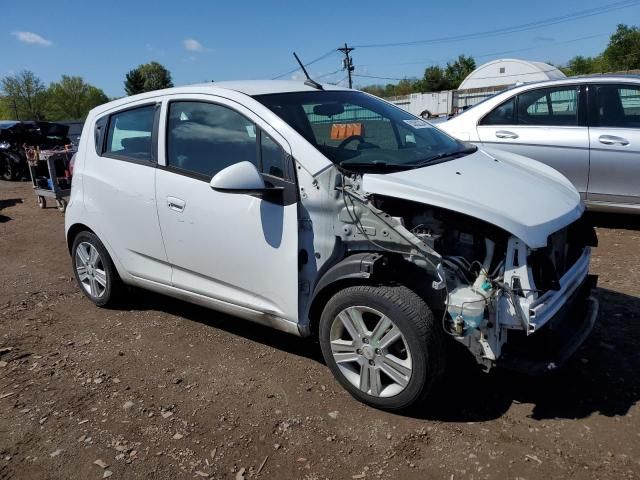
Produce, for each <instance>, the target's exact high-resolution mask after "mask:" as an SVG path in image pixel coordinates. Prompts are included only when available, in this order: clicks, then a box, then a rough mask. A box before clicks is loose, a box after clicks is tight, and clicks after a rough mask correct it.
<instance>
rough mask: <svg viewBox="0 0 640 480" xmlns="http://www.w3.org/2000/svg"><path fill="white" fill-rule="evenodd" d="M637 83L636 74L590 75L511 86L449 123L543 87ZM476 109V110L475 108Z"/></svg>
mask: <svg viewBox="0 0 640 480" xmlns="http://www.w3.org/2000/svg"><path fill="white" fill-rule="evenodd" d="M620 82H625V83H629V82H630V83H638V84H640V75H637V74H622V73H621V74H610V73H609V74H590V75H577V76H574V77H567V78H562V79H559V80H542V81H539V82H529V83H521V84H516V85H513V86H511V87H509V88H506V89H504V90H501V91H499V92H497V93H495V94H493V95H491V96H489V97H487V98H485V99H484V100H482V101H480V102H478V103H476V104H475V105H472V106H471V107H469V108H468V109H467V110H465V111H464V112H461V113H459V114H458V115H455V116H454V117H452V118H451V119H450V120H449V122H453V121H454V120H459V119H461V118H465V119H468V118H472V116H484V115H485V114H486V111H487V110H490V109H492V108H494V107H495V106H496V105H498V104H499V103H501V102H503V101H505V100H507V99H508V98H511V97H512V96H514V95H519V94H520V93H522V92H526V91H528V90H533V89H536V88H543V87H555V86H562V85H584V84H592V83H620ZM477 107H478V108H477Z"/></svg>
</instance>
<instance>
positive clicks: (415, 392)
mask: <svg viewBox="0 0 640 480" xmlns="http://www.w3.org/2000/svg"><path fill="white" fill-rule="evenodd" d="M319 335H320V347H321V349H322V354H323V356H324V359H325V361H326V363H327V365H328V366H329V368H330V369H331V371H332V373H333V375H334V376H335V377H336V379H337V380H338V381H339V382H340V383H341V384H342V386H343V387H344V388H346V389H347V390H348V391H349V393H351V395H353V396H354V397H355V398H356V399H358V400H360V401H362V402H364V403H366V404H369V405H371V406H374V407H376V408H380V409H384V410H405V409H408V408H409V407H412V406H416V405H419V404H420V403H422V402H423V401H424V400H425V399H426V398H427V396H428V395H429V393H430V392H431V391H432V388H433V386H434V384H435V383H436V382H437V380H438V379H439V377H440V376H441V375H442V372H443V370H444V363H445V355H446V353H445V352H446V349H445V340H444V338H443V334H442V330H441V329H440V328H439V326H438V325H437V322H436V321H435V319H434V316H433V314H432V313H431V310H430V309H429V307H428V306H427V304H426V303H425V302H424V301H423V300H422V299H421V298H420V297H419V296H418V295H416V294H415V293H414V292H413V291H411V290H409V289H408V288H407V287H404V286H402V285H399V286H365V285H362V286H354V287H348V288H345V289H344V290H341V291H339V292H338V293H336V294H335V295H334V296H333V297H331V299H330V300H329V301H328V302H327V304H326V306H325V308H324V311H323V312H322V316H321V318H320V329H319Z"/></svg>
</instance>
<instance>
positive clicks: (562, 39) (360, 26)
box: [0, 0, 640, 97]
mask: <svg viewBox="0 0 640 480" xmlns="http://www.w3.org/2000/svg"><path fill="white" fill-rule="evenodd" d="M616 1H617V0H537V1H535V2H529V1H526V2H525V1H523V2H513V1H512V0H509V1H506V0H484V1H482V2H480V1H457V2H453V1H446V0H445V1H440V2H433V1H429V0H417V1H416V0H404V1H402V2H393V1H389V0H385V1H379V0H368V1H363V0H342V1H334V0H322V1H320V2H311V1H295V2H292V1H286V2H285V1H267V0H263V1H259V0H240V1H213V0H210V1H206V0H182V1H180V2H176V1H164V0H156V1H152V0H128V1H122V0H110V1H108V2H92V1H87V0H84V1H78V0H56V1H51V0H28V1H15V0H4V1H2V2H0V9H1V10H0V11H1V12H2V19H3V21H2V25H3V28H2V31H0V39H1V41H0V45H2V49H1V50H0V76H5V75H11V74H15V73H17V72H20V71H21V70H25V69H26V70H31V71H33V72H35V73H36V75H38V76H39V77H40V78H41V79H42V80H43V81H44V82H45V83H47V84H48V83H49V82H51V81H56V80H58V79H59V78H60V77H61V75H63V74H67V75H79V76H82V77H83V78H84V79H85V80H86V81H88V82H89V83H91V84H93V85H95V86H97V87H99V88H102V89H103V90H104V91H105V93H106V94H107V95H109V96H111V97H117V96H122V95H124V90H123V80H124V76H125V74H126V73H127V71H129V70H131V69H132V68H135V67H136V66H137V65H139V64H141V63H146V62H149V61H158V62H160V63H162V64H163V65H165V66H166V67H167V68H168V69H169V70H170V72H171V74H172V77H173V81H174V84H175V85H185V84H190V83H199V82H204V81H211V80H214V81H220V80H233V79H263V78H273V77H275V76H278V75H280V74H283V73H286V72H288V71H289V70H292V69H294V68H295V66H296V64H295V63H294V61H295V60H294V58H293V56H292V54H291V52H292V51H294V50H295V51H296V52H297V53H298V55H299V56H300V57H301V58H302V60H303V61H304V62H305V63H306V62H309V61H311V60H314V59H316V58H318V57H321V56H322V55H324V54H325V53H327V52H329V51H330V50H332V49H335V48H337V47H339V46H342V45H343V44H344V43H345V42H347V43H348V44H350V45H356V46H357V47H356V49H355V50H354V51H353V52H352V56H353V58H354V66H355V68H356V70H355V72H354V73H355V74H359V75H370V76H379V77H389V78H403V77H412V76H416V77H421V76H422V73H423V72H424V68H425V67H426V66H429V65H432V64H439V65H445V64H446V62H447V61H451V60H452V59H455V57H457V56H458V55H459V54H461V53H463V54H466V55H473V56H474V57H476V62H477V64H478V65H480V64H482V63H484V62H487V61H490V60H493V59H496V58H523V59H528V60H538V61H550V62H553V63H554V64H564V63H566V62H567V60H569V59H570V58H571V57H573V56H575V55H596V54H598V53H600V52H601V51H602V50H603V49H604V48H605V46H606V44H607V41H608V38H609V35H610V34H611V33H612V32H613V31H614V30H615V28H616V25H617V24H619V23H626V24H628V25H638V26H640V1H639V2H636V3H635V4H633V5H632V6H629V7H627V8H623V9H618V10H613V11H608V12H606V13H603V14H600V15H593V16H590V17H587V18H579V19H573V18H572V19H571V20H570V21H563V22H561V23H557V24H555V25H547V26H543V27H542V28H534V29H528V30H524V31H517V32H512V33H509V34H506V35H492V36H486V37H484V38H475V39H458V40H454V39H451V40H447V41H443V42H440V43H437V44H419V45H409V46H396V47H365V45H371V44H381V43H394V42H412V41H416V40H427V39H434V38H443V37H447V38H449V37H452V36H458V35H465V34H471V33H477V32H487V31H489V30H494V29H502V28H508V27H513V26H519V25H523V24H525V23H530V22H536V21H538V20H545V19H548V18H551V17H559V16H564V15H569V14H573V13H574V12H579V11H584V10H586V9H590V8H596V7H603V6H605V5H608V4H613V3H615V2H616ZM340 68H341V54H339V53H338V52H334V53H329V54H328V55H327V56H326V58H324V59H323V60H321V61H319V62H316V63H314V64H313V65H311V66H310V67H309V68H308V70H309V71H310V73H311V74H312V76H315V77H320V81H323V82H325V81H326V82H334V83H335V82H341V81H342V82H344V80H343V79H344V77H345V76H346V74H345V72H343V71H341V70H340ZM292 76H295V77H296V78H297V75H296V74H288V75H286V76H284V77H283V78H291V77H292ZM390 82H391V83H393V82H392V81H391V80H382V79H380V80H377V79H372V78H365V77H355V78H354V83H355V85H356V86H363V85H369V84H373V83H390Z"/></svg>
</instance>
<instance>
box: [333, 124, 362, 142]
mask: <svg viewBox="0 0 640 480" xmlns="http://www.w3.org/2000/svg"><path fill="white" fill-rule="evenodd" d="M355 135H357V136H360V137H364V125H362V123H334V124H332V125H331V140H344V139H345V138H349V137H353V136H355Z"/></svg>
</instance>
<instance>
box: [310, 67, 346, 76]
mask: <svg viewBox="0 0 640 480" xmlns="http://www.w3.org/2000/svg"><path fill="white" fill-rule="evenodd" d="M341 71H342V68H339V69H338V70H336V71H335V72H331V73H325V74H322V75H318V76H316V77H315V78H325V77H330V76H331V75H335V74H336V73H338V72H341Z"/></svg>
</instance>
